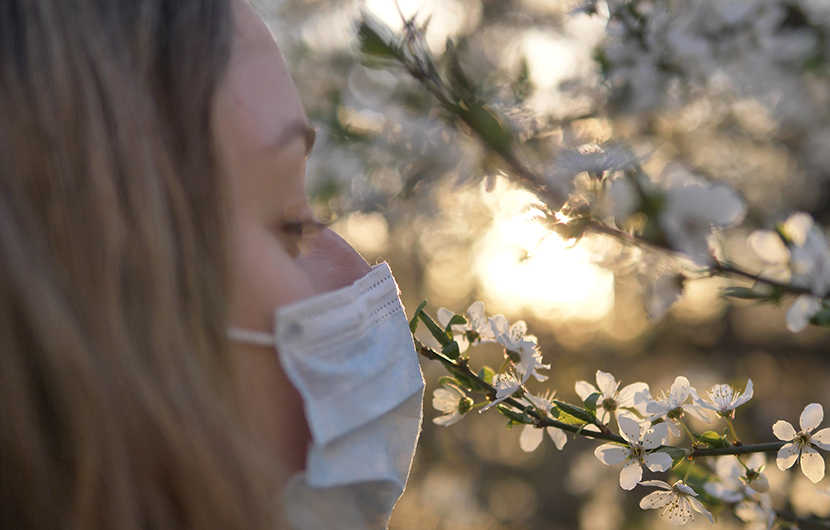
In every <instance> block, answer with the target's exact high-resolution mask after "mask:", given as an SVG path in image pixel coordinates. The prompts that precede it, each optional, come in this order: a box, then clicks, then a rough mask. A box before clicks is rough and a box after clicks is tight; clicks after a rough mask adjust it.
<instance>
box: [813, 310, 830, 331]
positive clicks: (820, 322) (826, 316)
mask: <svg viewBox="0 0 830 530" xmlns="http://www.w3.org/2000/svg"><path fill="white" fill-rule="evenodd" d="M810 322H812V323H813V324H815V325H816V326H820V327H822V328H830V308H828V307H827V306H822V308H821V309H820V310H819V312H818V313H816V314H815V315H814V316H813V318H811V319H810Z"/></svg>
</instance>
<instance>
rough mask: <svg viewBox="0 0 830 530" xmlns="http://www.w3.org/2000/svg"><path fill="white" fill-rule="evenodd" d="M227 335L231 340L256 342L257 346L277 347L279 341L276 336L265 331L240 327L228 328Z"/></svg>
mask: <svg viewBox="0 0 830 530" xmlns="http://www.w3.org/2000/svg"><path fill="white" fill-rule="evenodd" d="M227 336H228V338H229V339H230V340H233V341H236V342H244V343H246V344H254V345H256V346H271V347H276V345H277V343H276V341H275V340H274V336H273V335H272V334H270V333H265V332H264V331H250V330H247V329H240V328H228V331H227Z"/></svg>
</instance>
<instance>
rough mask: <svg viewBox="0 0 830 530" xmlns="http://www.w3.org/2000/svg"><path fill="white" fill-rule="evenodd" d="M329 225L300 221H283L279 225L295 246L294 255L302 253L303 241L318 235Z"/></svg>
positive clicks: (313, 221) (315, 221)
mask: <svg viewBox="0 0 830 530" xmlns="http://www.w3.org/2000/svg"><path fill="white" fill-rule="evenodd" d="M329 224H330V223H323V222H320V221H317V220H311V219H309V220H300V219H291V220H287V221H284V222H283V223H282V224H281V225H280V230H281V231H282V232H283V233H284V234H286V235H287V236H288V237H290V238H292V239H293V241H294V242H295V245H296V247H297V248H296V252H295V253H294V254H295V255H296V254H300V253H302V251H303V249H302V246H303V245H302V243H303V240H304V239H305V238H306V237H308V236H312V235H314V234H317V233H319V232H320V231H321V230H323V229H324V228H326V227H328V226H329Z"/></svg>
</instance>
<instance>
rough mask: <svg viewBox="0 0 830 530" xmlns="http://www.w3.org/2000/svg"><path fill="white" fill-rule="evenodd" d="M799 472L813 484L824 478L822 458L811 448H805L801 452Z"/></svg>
mask: <svg viewBox="0 0 830 530" xmlns="http://www.w3.org/2000/svg"><path fill="white" fill-rule="evenodd" d="M801 472H802V473H804V476H805V477H807V478H808V479H810V480H811V481H812V483H813V484H816V483H818V482H819V481H820V480H821V479H823V478H824V458H822V456H821V455H820V454H818V451H816V450H815V449H813V448H812V447H805V448H804V449H803V450H802V451H801Z"/></svg>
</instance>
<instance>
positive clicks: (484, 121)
mask: <svg viewBox="0 0 830 530" xmlns="http://www.w3.org/2000/svg"><path fill="white" fill-rule="evenodd" d="M465 114H466V116H467V121H468V123H469V124H470V126H471V127H472V128H473V129H475V130H476V132H478V134H480V135H481V137H482V138H483V139H484V140H485V141H486V142H487V143H488V144H490V145H492V146H493V147H495V148H496V149H497V150H498V151H500V152H502V151H507V150H508V149H510V146H511V144H512V143H513V136H512V135H511V134H510V133H509V132H507V129H505V128H504V126H502V124H501V123H500V122H499V120H498V119H497V118H496V117H495V116H494V115H493V114H492V113H491V112H490V111H489V110H488V109H487V108H486V107H485V106H484V105H483V104H482V103H476V104H474V105H472V106H470V109H469V110H468V111H467V112H466V113H465Z"/></svg>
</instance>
